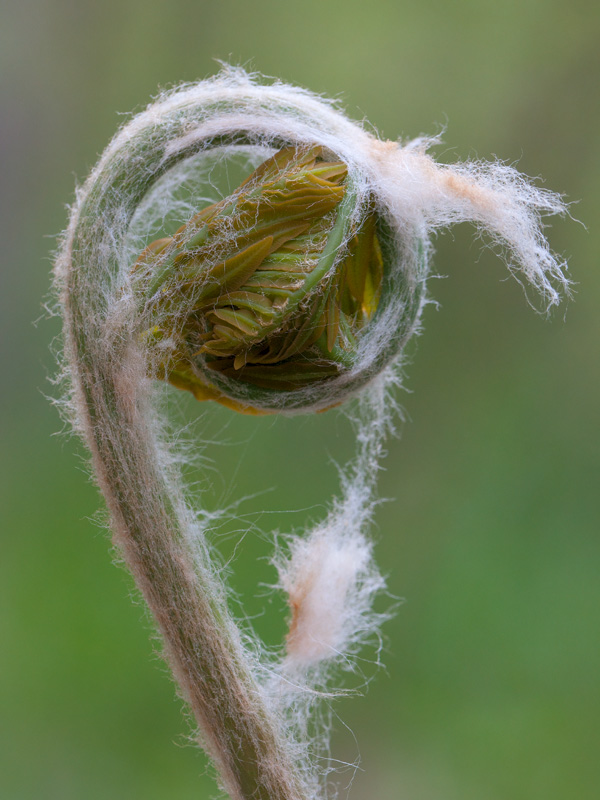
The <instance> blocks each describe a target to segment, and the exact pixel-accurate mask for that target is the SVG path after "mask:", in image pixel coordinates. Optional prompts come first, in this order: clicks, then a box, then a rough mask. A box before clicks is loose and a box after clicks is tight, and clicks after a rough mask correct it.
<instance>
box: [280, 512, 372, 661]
mask: <svg viewBox="0 0 600 800" xmlns="http://www.w3.org/2000/svg"><path fill="white" fill-rule="evenodd" d="M290 549H291V554H290V558H289V560H288V561H286V562H285V563H281V564H280V565H279V580H280V584H281V588H282V589H283V590H284V591H285V592H286V593H287V596H288V600H289V604H290V609H291V613H292V618H291V622H290V628H289V633H288V635H287V647H286V650H287V663H286V667H288V668H291V667H295V666H299V667H303V668H308V667H312V666H315V665H316V664H318V663H320V662H322V661H325V660H329V659H332V658H336V657H339V656H340V654H344V653H345V652H347V650H348V649H349V645H350V643H351V642H352V640H353V639H354V638H355V636H356V634H357V632H358V631H359V630H360V628H361V627H362V626H363V625H364V624H365V620H366V618H367V617H368V616H369V614H370V611H371V599H372V597H373V596H374V595H375V594H376V593H377V592H378V591H380V590H381V589H382V588H383V586H384V582H383V579H382V578H381V577H380V575H379V573H378V572H377V570H376V569H375V567H374V566H373V565H372V563H371V552H372V545H371V543H370V542H368V541H367V540H366V539H365V538H364V537H363V536H360V535H356V534H352V533H350V535H342V536H339V537H332V536H328V535H327V531H326V530H324V529H322V528H320V529H317V530H316V531H313V533H312V534H311V535H310V536H309V537H308V538H306V539H294V540H293V541H292V542H291V546H290Z"/></svg>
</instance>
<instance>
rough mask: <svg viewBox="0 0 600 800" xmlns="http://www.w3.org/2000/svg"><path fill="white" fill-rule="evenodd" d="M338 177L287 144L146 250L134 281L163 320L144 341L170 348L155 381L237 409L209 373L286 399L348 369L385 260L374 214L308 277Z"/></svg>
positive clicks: (319, 156)
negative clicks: (326, 266)
mask: <svg viewBox="0 0 600 800" xmlns="http://www.w3.org/2000/svg"><path fill="white" fill-rule="evenodd" d="M346 177H347V167H346V165H345V164H344V163H343V162H341V161H337V160H331V159H330V158H329V157H328V154H326V153H325V152H324V150H323V148H322V147H318V146H313V147H303V148H296V147H286V148H284V149H282V150H280V151H279V152H277V153H276V154H275V155H274V156H272V157H271V158H269V159H268V160H267V161H265V162H264V163H263V164H261V165H260V166H259V167H258V169H256V170H255V171H254V172H253V173H252V175H250V177H249V178H247V180H246V181H244V183H242V184H241V186H239V188H238V189H237V190H236V191H235V192H234V193H233V194H232V195H230V196H229V197H226V198H224V199H223V200H221V201H220V202H218V203H215V204H213V205H211V206H208V207H207V208H204V209H203V210H202V211H200V212H199V213H198V214H196V215H195V216H194V217H193V218H192V219H191V220H190V221H189V222H188V223H186V224H185V225H183V226H182V227H181V228H179V230H178V231H176V233H175V234H174V235H173V236H171V237H168V238H165V239H159V240H157V241H155V242H152V243H151V244H150V245H149V246H148V247H147V248H146V249H145V250H144V251H143V253H142V254H141V255H140V257H139V258H138V260H137V262H136V263H135V265H134V268H133V270H134V277H135V278H136V281H139V283H138V286H141V287H142V291H143V296H144V297H145V298H146V300H145V304H146V309H147V310H149V311H151V312H152V314H153V315H158V318H159V319H160V320H161V322H160V323H159V325H157V326H155V327H153V328H152V329H151V330H146V331H145V333H144V336H145V337H146V338H147V339H148V340H149V342H152V341H154V342H156V343H159V342H162V343H163V344H165V343H166V341H168V342H169V344H170V348H169V350H168V352H169V357H168V358H167V359H165V360H164V363H162V365H161V369H160V370H159V375H158V377H161V378H164V379H165V380H167V381H169V382H170V383H172V384H173V385H174V386H177V387H178V388H182V389H187V390H189V391H191V392H192V393H193V394H194V395H195V396H196V397H197V398H198V399H199V400H205V399H213V400H218V401H220V402H223V403H225V404H226V405H234V406H235V407H236V408H238V409H239V406H238V404H237V403H235V402H232V401H230V400H228V399H227V398H224V397H223V396H222V395H221V393H220V392H219V391H218V390H217V389H216V387H214V386H213V385H212V384H211V382H210V377H209V375H207V374H206V367H207V368H208V369H209V370H214V371H215V372H218V373H220V374H221V375H224V376H226V377H227V378H230V379H235V380H238V381H242V382H244V383H247V384H251V385H254V386H257V387H260V388H265V389H278V390H283V391H289V390H293V389H298V388H302V387H303V386H305V385H307V384H312V383H314V382H315V381H320V380H324V379H327V378H331V377H334V376H336V375H338V374H339V373H340V372H341V371H342V370H343V369H344V368H347V367H348V365H349V364H351V361H352V353H353V350H354V347H355V345H356V336H357V334H358V333H359V332H360V330H361V329H362V328H363V327H364V326H365V325H366V324H367V323H368V321H369V320H370V319H371V317H372V316H373V314H374V313H375V310H376V309H377V305H378V302H379V296H380V291H381V282H382V276H383V263H382V257H381V250H380V247H379V242H378V239H377V232H376V215H375V212H374V211H373V210H371V211H369V213H368V214H367V215H366V216H365V217H364V220H363V222H362V223H361V225H360V227H359V228H358V229H357V230H355V231H354V232H353V235H352V236H351V238H350V240H349V242H347V244H346V245H345V249H344V252H343V253H342V257H341V258H339V257H336V260H335V263H334V268H333V269H330V270H328V271H327V272H326V274H325V275H324V276H322V277H321V278H320V279H319V280H315V274H318V273H314V270H315V268H316V267H317V265H318V264H319V259H320V257H321V255H322V253H323V250H324V248H325V245H326V243H327V239H328V236H329V235H330V233H331V230H332V228H333V226H334V224H335V220H336V209H337V207H338V205H339V203H340V201H341V200H342V198H343V197H344V195H345V192H346V186H345V183H346ZM311 276H312V277H311ZM182 309H183V314H182ZM155 318H156V316H155ZM199 362H200V363H199ZM201 364H203V365H205V366H204V370H203V371H202V370H201ZM246 410H248V409H246ZM250 410H251V409H250Z"/></svg>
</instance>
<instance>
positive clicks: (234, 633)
mask: <svg viewBox="0 0 600 800" xmlns="http://www.w3.org/2000/svg"><path fill="white" fill-rule="evenodd" d="M178 122H179V121H178ZM170 124H171V127H173V120H172V119H171V120H170ZM163 127H164V126H163ZM174 127H175V128H176V129H177V127H178V124H175V126H174ZM159 129H160V125H159V124H157V122H156V121H150V124H148V126H147V127H146V128H145V129H143V130H142V131H141V132H138V135H137V139H135V138H134V140H133V141H132V139H131V138H130V137H123V136H121V137H120V139H121V141H120V142H119V141H117V142H116V143H113V146H111V148H109V151H108V152H107V154H106V156H105V158H104V159H103V160H102V161H101V163H100V165H99V167H98V168H97V169H96V170H95V172H94V173H92V175H91V176H90V178H89V179H88V182H87V184H86V185H85V187H84V189H83V191H82V193H81V194H80V197H79V203H78V205H77V206H76V207H75V209H74V210H73V212H72V216H71V224H70V227H69V229H68V231H67V234H66V236H65V240H64V243H63V247H62V251H61V253H60V255H59V259H58V262H57V275H58V280H59V285H60V287H61V301H62V304H63V309H64V334H65V353H66V358H67V361H68V369H69V373H70V377H71V382H72V387H73V400H74V403H75V406H76V412H77V421H78V425H79V427H80V429H81V431H82V433H83V435H84V438H85V440H86V442H87V444H88V446H89V448H90V450H91V453H92V459H93V466H94V470H95V473H96V476H97V480H98V483H99V485H100V488H101V490H102V492H103V494H104V497H105V499H106V502H107V505H108V508H109V511H110V514H111V517H112V523H113V531H114V537H115V543H116V545H117V546H118V548H119V550H120V551H121V553H122V554H123V557H124V558H125V561H126V563H127V565H128V567H129V569H130V570H131V572H132V574H133V576H134V578H135V580H136V582H137V585H138V587H139V589H140V591H141V592H142V594H143V596H144V598H145V600H146V602H147V604H148V606H149V608H150V610H151V612H152V614H153V616H154V618H155V620H156V624H157V626H158V629H159V631H160V633H161V635H162V638H163V640H164V648H165V655H166V658H167V659H168V662H169V664H170V666H171V669H172V671H173V674H174V676H175V679H176V680H177V682H178V684H179V686H180V688H181V692H182V694H183V697H184V699H185V700H186V701H187V702H188V703H189V705H190V707H191V709H192V711H193V713H194V716H195V718H196V720H197V722H198V725H199V727H200V731H201V736H202V740H203V744H204V746H205V747H206V749H207V750H208V751H209V753H210V754H211V756H212V757H213V759H214V761H215V763H216V765H217V768H218V770H219V772H220V775H221V779H222V783H223V786H224V788H225V789H226V790H227V791H228V792H229V793H230V795H231V796H232V798H235V800H250V798H252V800H304V798H306V797H307V796H308V792H307V790H306V789H305V788H304V784H303V781H302V779H301V776H300V773H299V770H298V769H297V768H296V767H295V765H294V762H293V758H292V756H291V754H290V750H291V748H290V746H289V744H288V741H287V739H286V738H285V736H284V735H283V733H282V731H281V730H280V728H279V725H278V723H277V721H276V719H275V718H274V717H273V716H272V714H271V713H270V711H269V710H268V705H267V703H266V701H265V697H264V695H263V690H262V688H261V686H260V684H259V683H258V681H257V679H256V678H255V677H254V675H253V671H252V661H251V659H250V658H249V656H248V654H247V653H246V652H245V649H244V646H243V643H242V641H241V636H240V633H239V631H238V629H237V627H236V625H235V624H234V622H233V620H232V619H231V617H230V615H229V612H228V609H227V605H226V601H225V596H224V591H223V587H222V585H221V584H220V582H219V580H218V578H217V576H216V574H215V572H214V570H213V568H212V566H211V563H210V559H209V556H208V550H207V548H206V547H205V548H203V549H202V548H200V552H199V553H198V552H196V548H194V553H193V554H192V552H191V549H190V545H189V538H190V537H189V532H188V531H187V528H188V527H189V526H190V525H191V523H192V516H191V512H190V511H189V510H188V509H187V508H186V506H185V503H184V501H183V498H182V497H181V493H180V491H179V489H178V487H177V485H176V482H175V481H173V480H172V477H171V476H169V474H168V471H165V469H164V468H163V467H162V466H161V460H160V452H161V451H160V447H159V444H158V439H157V437H156V434H155V433H154V428H153V424H152V411H151V408H150V401H149V398H148V388H147V383H148V382H147V380H146V378H145V368H146V364H145V359H144V356H143V354H142V353H141V352H140V351H139V349H138V347H137V344H136V341H137V337H136V330H137V329H136V321H135V311H134V310H132V306H133V304H132V303H131V302H129V305H128V303H127V297H126V294H125V293H121V294H119V289H118V280H119V269H118V264H117V260H118V250H119V242H121V243H122V241H123V237H124V235H125V232H126V229H127V226H128V224H129V221H130V219H131V215H132V213H133V211H134V210H135V207H136V205H137V203H138V202H139V200H140V199H141V197H142V196H143V195H144V193H145V192H146V191H147V189H148V188H149V186H150V185H151V184H152V183H153V182H154V181H155V180H156V179H157V178H158V177H159V176H160V175H161V174H163V172H164V171H165V170H166V169H167V167H168V166H170V165H171V164H172V163H173V160H172V159H171V160H169V159H165V158H163V156H164V140H165V130H162V131H161V130H159ZM170 132H171V133H172V132H173V131H170ZM161 136H162V142H161ZM123 140H124V141H123ZM183 155H184V154H183V153H182V154H179V156H178V157H183ZM141 158H143V159H144V160H143V166H142V165H141V161H140V159H141ZM115 242H116V244H115Z"/></svg>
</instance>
